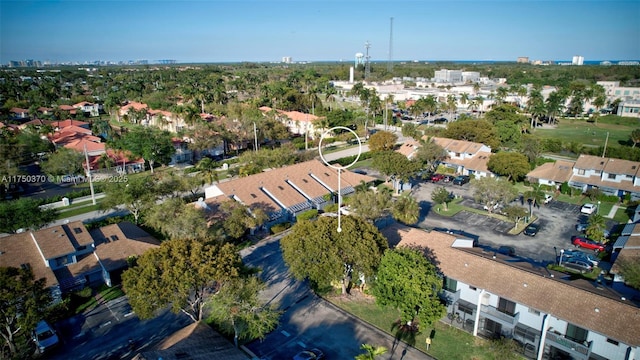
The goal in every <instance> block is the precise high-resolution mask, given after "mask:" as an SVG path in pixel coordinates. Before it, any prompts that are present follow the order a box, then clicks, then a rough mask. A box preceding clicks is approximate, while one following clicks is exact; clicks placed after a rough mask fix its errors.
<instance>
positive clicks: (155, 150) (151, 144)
mask: <svg viewBox="0 0 640 360" xmlns="http://www.w3.org/2000/svg"><path fill="white" fill-rule="evenodd" d="M112 144H113V146H114V147H115V148H117V149H122V150H128V151H130V152H131V154H133V155H134V156H139V157H141V158H143V159H144V160H145V161H147V162H148V163H149V167H150V168H151V173H153V166H154V164H155V163H160V164H168V163H169V161H170V160H171V155H173V154H174V153H175V148H174V147H173V142H172V135H171V133H169V132H168V131H162V130H160V129H158V128H155V127H150V126H135V127H133V128H132V129H131V130H129V131H127V132H126V133H124V135H123V136H122V137H121V138H120V139H117V140H116V141H114V142H113V143H112Z"/></svg>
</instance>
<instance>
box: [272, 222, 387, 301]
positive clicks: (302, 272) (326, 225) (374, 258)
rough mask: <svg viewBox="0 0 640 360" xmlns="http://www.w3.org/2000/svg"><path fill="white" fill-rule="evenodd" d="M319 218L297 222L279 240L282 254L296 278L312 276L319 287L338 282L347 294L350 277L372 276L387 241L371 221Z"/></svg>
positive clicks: (310, 278)
mask: <svg viewBox="0 0 640 360" xmlns="http://www.w3.org/2000/svg"><path fill="white" fill-rule="evenodd" d="M340 230H341V231H338V218H336V217H320V218H319V219H318V220H316V221H301V222H299V223H296V224H295V225H294V226H293V228H292V229H291V232H290V233H289V234H288V235H287V236H285V237H284V238H283V239H282V240H281V241H280V246H281V247H282V257H283V258H284V261H285V263H286V264H287V266H289V270H290V271H291V274H293V276H294V277H296V278H297V279H300V280H302V279H309V280H310V281H312V283H313V284H314V285H315V286H317V287H318V288H326V287H328V286H330V285H331V284H332V283H333V282H335V281H339V282H340V283H341V287H342V293H343V294H346V293H347V289H348V288H349V284H350V282H351V276H352V275H353V273H354V272H355V273H356V274H359V273H362V274H364V276H365V277H371V276H373V275H374V274H375V271H376V269H377V267H378V264H379V263H380V258H381V257H382V253H383V251H384V250H385V249H386V248H387V247H388V244H387V240H386V239H385V237H384V236H382V234H380V232H379V231H378V229H377V228H376V227H375V226H374V225H372V224H370V223H369V222H367V221H365V220H364V219H361V218H359V217H354V216H341V226H340Z"/></svg>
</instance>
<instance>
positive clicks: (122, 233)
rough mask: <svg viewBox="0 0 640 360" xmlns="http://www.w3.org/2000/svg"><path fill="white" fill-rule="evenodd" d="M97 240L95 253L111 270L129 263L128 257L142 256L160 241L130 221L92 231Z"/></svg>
mask: <svg viewBox="0 0 640 360" xmlns="http://www.w3.org/2000/svg"><path fill="white" fill-rule="evenodd" d="M91 235H92V236H93V238H94V239H95V241H96V250H95V253H96V255H97V256H98V258H99V259H100V262H101V263H102V265H103V266H104V267H105V268H106V269H107V270H109V271H111V270H115V269H119V268H122V267H124V266H126V265H127V258H128V257H130V256H140V255H142V254H143V253H144V252H145V251H147V250H149V249H154V248H157V247H158V246H160V242H159V241H158V240H156V239H155V238H154V237H153V236H151V235H149V234H148V233H146V232H145V231H144V230H142V229H140V228H139V227H137V226H135V225H133V224H132V223H130V222H126V221H125V222H121V223H118V224H112V225H108V226H103V227H101V228H99V229H95V230H92V231H91Z"/></svg>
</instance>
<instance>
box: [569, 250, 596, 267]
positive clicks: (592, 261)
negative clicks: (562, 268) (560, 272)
mask: <svg viewBox="0 0 640 360" xmlns="http://www.w3.org/2000/svg"><path fill="white" fill-rule="evenodd" d="M560 256H561V257H562V259H563V261H564V259H570V258H574V257H575V258H581V259H583V260H585V261H587V262H588V263H590V264H591V266H598V264H599V263H600V261H599V260H598V258H597V257H596V256H594V255H593V254H588V253H586V252H582V251H580V250H571V249H567V250H564V251H562V252H561V253H560Z"/></svg>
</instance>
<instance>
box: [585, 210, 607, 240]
mask: <svg viewBox="0 0 640 360" xmlns="http://www.w3.org/2000/svg"><path fill="white" fill-rule="evenodd" d="M606 226H607V221H606V219H605V218H604V216H602V215H600V214H597V213H596V214H592V215H591V216H589V226H587V229H586V230H585V232H586V233H587V236H588V237H589V238H591V239H594V240H597V241H603V240H604V239H605V237H604V229H605V228H606Z"/></svg>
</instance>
